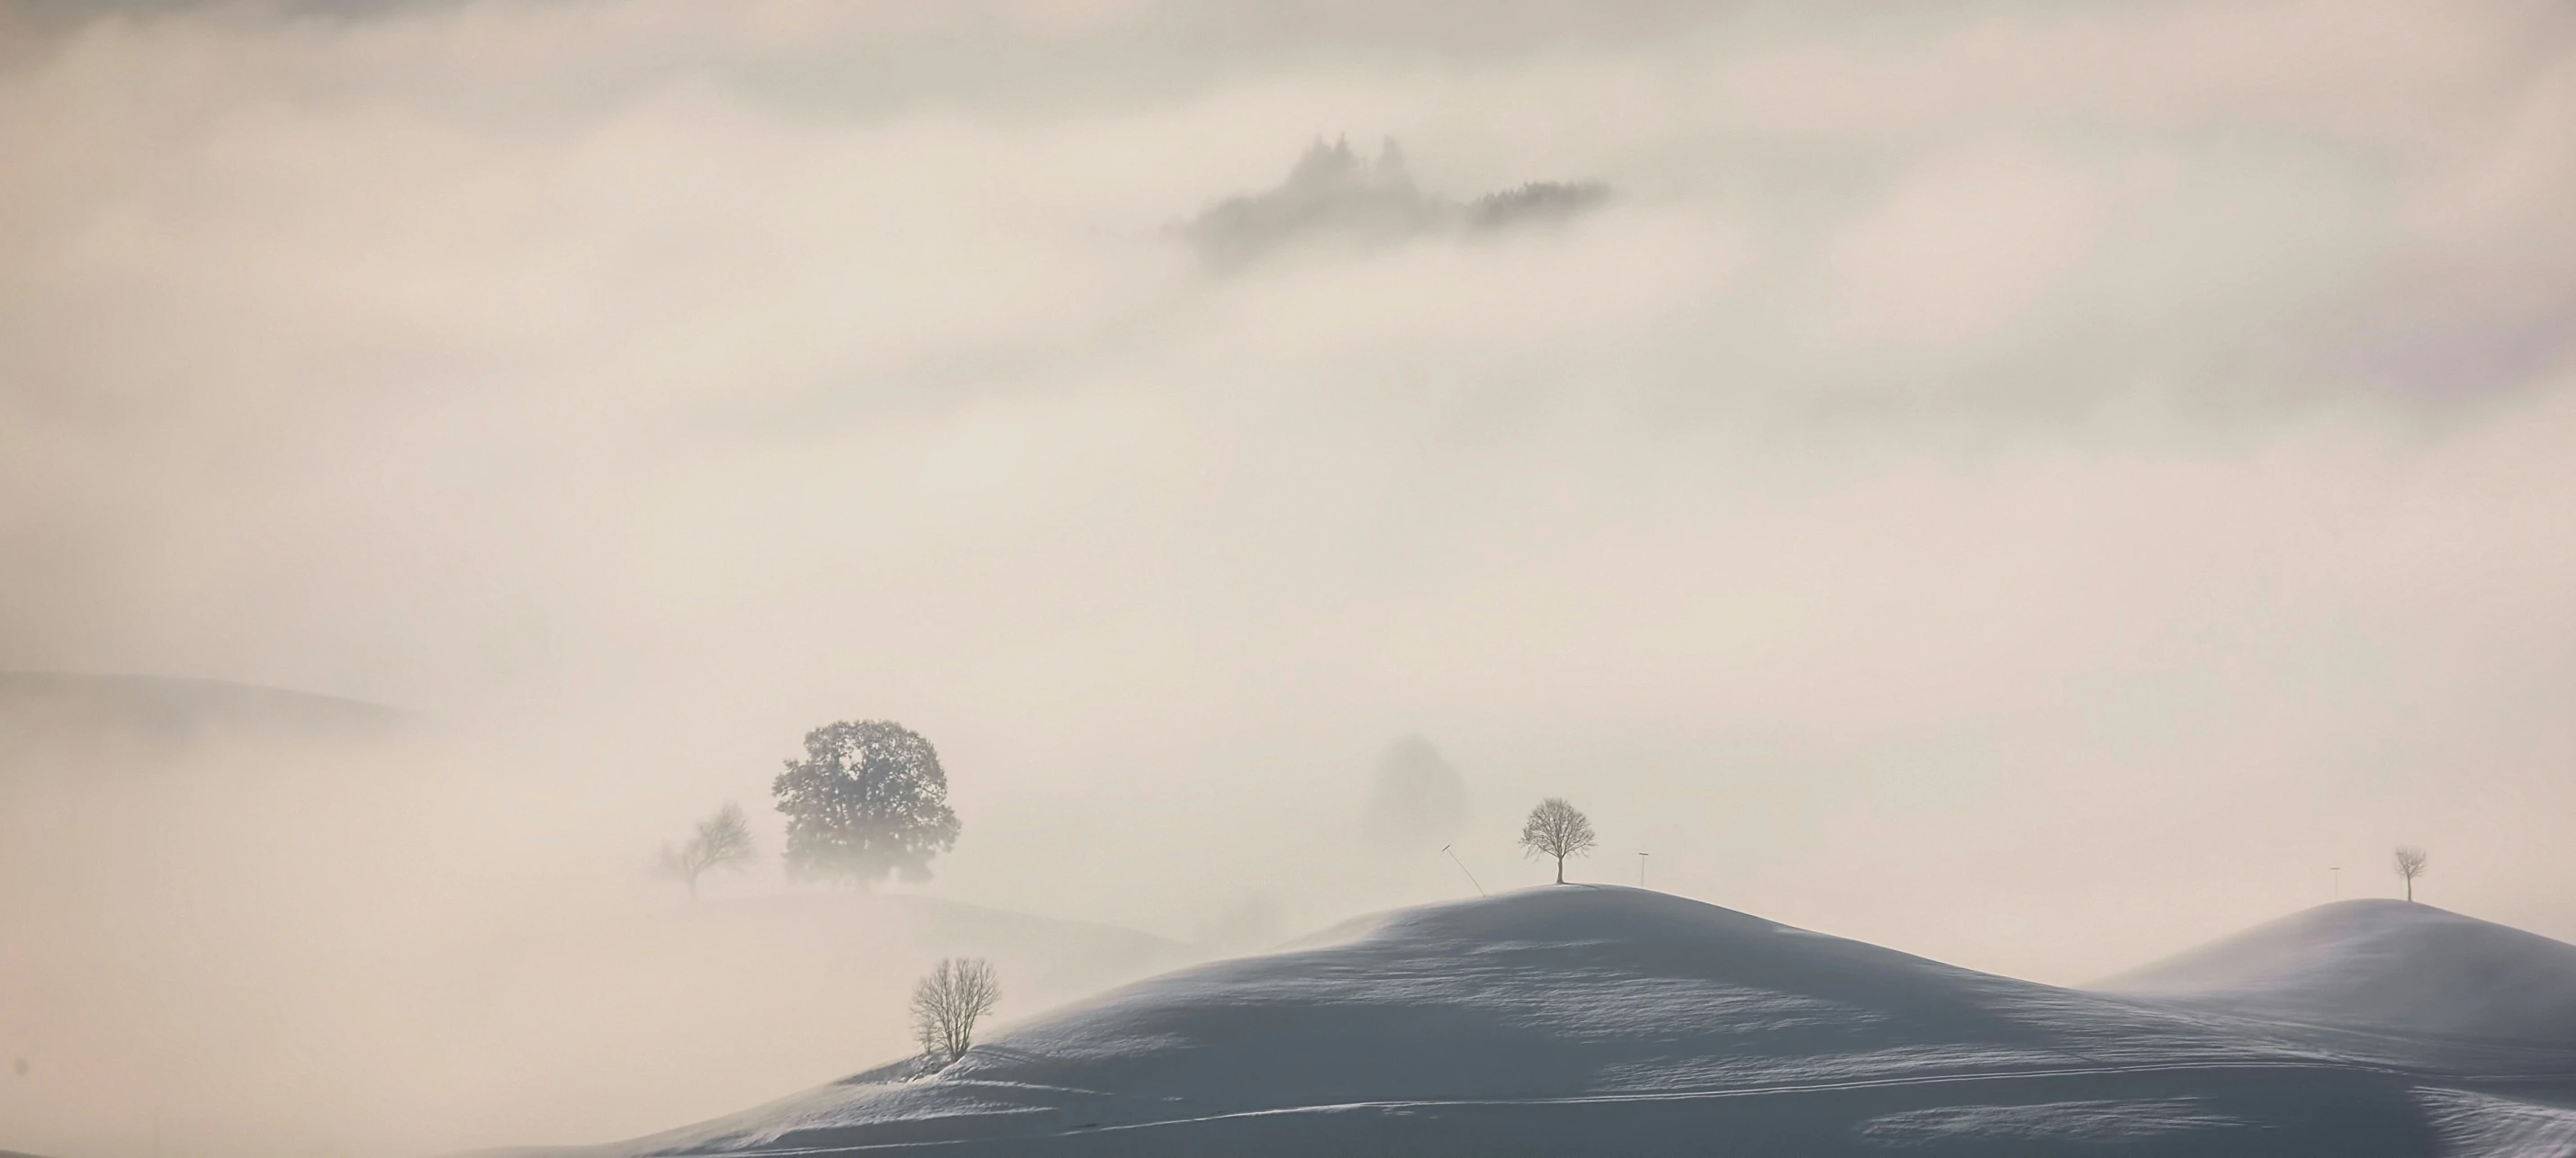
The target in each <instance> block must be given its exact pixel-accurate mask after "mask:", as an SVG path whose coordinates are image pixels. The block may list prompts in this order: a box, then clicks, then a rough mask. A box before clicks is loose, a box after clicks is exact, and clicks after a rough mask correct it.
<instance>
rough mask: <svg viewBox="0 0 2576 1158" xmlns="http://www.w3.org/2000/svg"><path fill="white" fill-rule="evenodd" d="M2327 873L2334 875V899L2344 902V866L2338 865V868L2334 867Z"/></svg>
mask: <svg viewBox="0 0 2576 1158" xmlns="http://www.w3.org/2000/svg"><path fill="white" fill-rule="evenodd" d="M2326 871H2327V872H2330V873H2333V874H2334V899H2336V900H2338V901H2340V900H2342V899H2343V866H2342V865H2336V866H2334V867H2333V868H2330V869H2327V870H2326Z"/></svg>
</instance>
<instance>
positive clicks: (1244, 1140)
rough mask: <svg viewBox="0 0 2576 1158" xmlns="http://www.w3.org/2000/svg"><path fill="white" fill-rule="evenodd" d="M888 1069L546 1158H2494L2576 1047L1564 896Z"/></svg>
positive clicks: (2570, 1071)
mask: <svg viewBox="0 0 2576 1158" xmlns="http://www.w3.org/2000/svg"><path fill="white" fill-rule="evenodd" d="M2437 936H2438V934H2437ZM2535 940H2537V939H2535ZM2548 944H2555V943H2554V942H2552V943H2548ZM2543 948H2544V949H2545V946H2544V947H2543ZM2559 948H2565V947H2564V946H2559ZM907 1072H908V1067H907V1066H905V1065H901V1064H898V1065H892V1066H887V1067H883V1068H881V1069H879V1070H876V1071H872V1072H869V1073H865V1074H860V1075H857V1076H855V1077H851V1078H848V1079H845V1080H843V1081H841V1082H839V1083H835V1084H833V1085H830V1086H825V1087H822V1088H820V1089H816V1090H812V1091H808V1092H806V1093H803V1094H800V1095H797V1096H794V1097H790V1098H787V1099H784V1100H782V1101H779V1102H775V1103H772V1104H770V1105H767V1106H763V1107H759V1108H757V1109H753V1110H750V1111H747V1112H744V1113H741V1114H737V1115H734V1116H732V1117H728V1118H723V1119H719V1120H716V1121H713V1122H708V1123H705V1124H702V1125H699V1126H695V1127H691V1128H687V1129H683V1130H677V1131H673V1132H670V1133H666V1134H661V1135H656V1136H653V1137H648V1138H643V1139H638V1140H636V1141H632V1142H627V1143H622V1144H616V1145H610V1146H600V1147H590V1148H586V1149H582V1150H577V1151H546V1152H543V1153H549V1154H556V1155H571V1154H584V1155H592V1156H600V1158H604V1156H608V1155H645V1154H674V1155H678V1154H727V1155H753V1154H768V1155H789V1154H795V1155H825V1154H869V1153H879V1152H886V1151H899V1152H909V1151H920V1152H925V1153H936V1154H942V1155H948V1154H957V1155H987V1154H989V1155H1021V1154H1026V1155H1356V1154H1388V1155H1414V1156H1435V1158H1436V1156H1445V1155H1460V1156H1466V1155H1476V1156H1493V1155H1539V1154H1583V1155H1860V1154H1919V1155H1980V1156H1984V1155H2057V1154H2068V1155H2073V1154H2084V1155H2094V1154H2101V1155H2111V1154H2120V1155H2172V1156H2181V1155H2194V1156H2208V1155H2264V1156H2281V1155H2335V1156H2362V1155H2463V1156H2468V1158H2507V1156H2513V1158H2521V1156H2524V1155H2541V1154H2552V1155H2555V1154H2567V1153H2570V1151H2569V1150H2568V1149H2567V1143H2566V1139H2567V1138H2568V1136H2569V1135H2568V1133H2567V1131H2566V1129H2565V1126H2566V1122H2567V1120H2568V1117H2569V1111H2567V1110H2565V1109H2562V1108H2561V1107H2565V1106H2576V1043H2567V1042H2561V1043H2557V1044H2551V1043H2545V1042H2528V1041H2526V1042H2520V1043H2515V1044H2510V1045H2490V1044H2487V1043H2483V1042H2476V1041H2463V1040H2460V1039H2457V1038H2453V1039H2442V1040H2437V1039H2424V1038H2417V1037H2413V1036H2409V1035H2405V1034H2398V1033H2391V1032H2386V1031H2384V1030H2378V1029H2372V1030H2350V1029H2343V1028H2336V1027H2331V1026H2311V1025H2293V1024H2290V1023H2286V1022H2279V1021H2272V1020H2266V1019H2259V1018H2253V1017H2248V1016H2244V1015H2242V1014H2238V1013H2233V1012H2226V1011H2219V1010H2212V1009H2205V1008H2197V1007H2194V1006H2190V1005H2186V1004H2181V1003H2173V1002H2165V1001H2147V1000H2139V999H2134V998H2128V997H2120V996H2112V995H2106V994H2096V993H2086V992H2079V991H2075V990H2068V989H2060V988H2055V987H2051V986H2046V985H2037V984H2032V983H2029V982H2022V981H2014V980H2010V979H2007V978H2003V977H1996V976H1992V975H1989V974H1983V973H1977V972H1974V971H1971V970H1966V969H1959V968H1954V967H1951V966H1947V965H1942V964H1939V963H1937V962H1933V961H1927V960H1924V959H1922V958H1918V957H1912V956H1908V955H1906V954H1903V953H1898V952H1894V951H1892V950H1888V949H1882V948H1878V947H1876V946H1872V945H1867V944H1862V943H1859V942H1854V941H1848V940H1843V939H1840V938H1835V937H1829V936H1823V935H1819V934H1815V933H1810V932H1806V931H1803V930H1799V929H1794V928H1790V927H1787V926H1783V925H1778V924H1774V923H1772V922H1769V921H1765V920H1762V919H1760V918H1756V917H1752V916H1748V915H1745V914H1743V913H1738V912H1733V911H1730V910H1727V909H1721V908H1717V907H1715V906H1711V905H1705V904H1701V903H1698V902H1696V901H1690V900H1686V899H1683V898H1679V897H1673V896H1668V895H1663V894H1658V893H1652V892H1645V891H1640V890H1636V889H1626V888H1608V887H1594V886H1554V887H1543V888H1538V889H1531V890H1526V891H1522V892H1516V893H1510V894H1506V895H1502V896H1496V897H1492V898H1490V899H1484V900H1475V901H1465V902H1459V903H1453V904H1442V905H1434V906H1429V907H1424V908H1417V909H1409V910H1402V911H1398V912H1394V913H1389V914H1384V915H1381V916H1377V917H1373V918H1368V919H1365V920H1362V921H1358V922H1354V923H1352V924H1349V925H1346V926H1343V927H1341V928H1339V929H1336V930H1333V931H1332V932H1330V933H1327V934H1324V935H1322V936H1319V937H1317V938H1313V939H1310V940H1308V941H1306V942H1302V943H1299V944H1296V945H1292V946H1290V947H1287V948H1284V949H1282V950H1280V951H1277V952H1273V953H1269V954H1264V955H1261V956H1255V957H1247V958H1241V959H1237V960H1231V961H1223V962H1218V963H1215V964H1210V965H1204V966H1199V967H1195V968H1191V969H1185V970H1181V971H1179V972H1175V973H1170V974H1166V975H1164V976H1162V977H1159V978H1155V979H1152V980H1148V981H1143V982H1139V983H1137V984H1134V985H1130V986H1127V987H1125V988H1123V989H1119V990H1115V991H1112V992H1110V993H1108V994H1105V995H1102V996H1100V997H1098V998H1095V999H1093V1000H1090V1001H1087V1002H1084V1003H1081V1004H1078V1005H1075V1006H1072V1007H1069V1008H1066V1009H1063V1010H1060V1011H1058V1012H1055V1013H1053V1014H1051V1015H1047V1016H1043V1017H1039V1018H1036V1019H1033V1020H1030V1021H1027V1022H1024V1023H1021V1024H1018V1025H1016V1026H1011V1027H1008V1028H1006V1029H1005V1030H1003V1031H1001V1032H998V1033H995V1034H993V1035H992V1036H991V1037H990V1038H989V1039H988V1040H986V1041H983V1042H980V1043H978V1044H977V1045H976V1046H975V1048H974V1049H973V1050H972V1051H970V1052H969V1053H968V1054H967V1055H966V1057H965V1058H964V1059H963V1060H961V1061H960V1062H958V1063H957V1064H956V1065H954V1066H952V1067H950V1068H949V1069H948V1070H947V1071H945V1072H943V1073H940V1074H937V1075H935V1076H930V1077H922V1078H915V1079H912V1080H905V1075H906V1073H907ZM2496 1123H2502V1124H2501V1125H2498V1124H2496ZM2533 1147H2538V1148H2537V1149H2534V1148H2533ZM522 1153H538V1152H534V1151H530V1152H522Z"/></svg>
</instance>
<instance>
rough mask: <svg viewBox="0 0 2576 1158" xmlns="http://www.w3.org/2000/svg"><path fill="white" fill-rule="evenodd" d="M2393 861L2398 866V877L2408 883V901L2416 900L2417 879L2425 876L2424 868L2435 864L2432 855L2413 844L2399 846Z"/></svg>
mask: <svg viewBox="0 0 2576 1158" xmlns="http://www.w3.org/2000/svg"><path fill="white" fill-rule="evenodd" d="M2393 859H2394V860H2395V862H2396V865H2397V875H2398V876H2399V877H2401V878H2404V880H2405V881H2406V899H2407V900H2410V901H2411V900H2414V899H2415V878H2417V877H2420V876H2423V875H2424V866H2426V865H2429V864H2431V863H2433V857H2432V854H2430V853H2427V852H2425V851H2424V850H2423V849H2420V848H2417V847H2415V846H2413V845H2411V844H2401V845H2398V846H2397V854H2396V856H2395V857H2394V858H2393Z"/></svg>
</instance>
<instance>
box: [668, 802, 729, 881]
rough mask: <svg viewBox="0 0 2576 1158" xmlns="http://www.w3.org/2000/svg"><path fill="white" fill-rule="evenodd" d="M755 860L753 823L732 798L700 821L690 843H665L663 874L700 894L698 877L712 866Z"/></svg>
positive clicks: (719, 866)
mask: <svg viewBox="0 0 2576 1158" xmlns="http://www.w3.org/2000/svg"><path fill="white" fill-rule="evenodd" d="M750 860H751V823H750V822H749V821H747V820H745V819H743V815H742V808H741V806H739V805H737V804H734V803H733V802H731V801H727V802H725V806H724V807H722V808H719V809H717V810H716V814H715V815H713V816H710V817H708V818H706V819H705V820H701V821H699V822H698V831H697V834H696V835H694V836H692V837H690V838H689V839H688V842H687V843H685V844H682V845H680V846H679V847H678V848H673V847H671V846H670V845H667V844H666V845H663V846H662V865H661V869H660V871H661V874H662V875H663V876H665V877H669V878H670V879H672V880H675V881H679V882H681V883H682V884H685V885H687V886H689V896H690V897H691V898H693V899H694V898H695V897H696V896H697V895H698V878H699V877H702V876H705V875H706V874H707V871H708V870H710V869H719V868H733V869H738V868H741V867H742V866H743V865H744V864H747V863H749V862H750Z"/></svg>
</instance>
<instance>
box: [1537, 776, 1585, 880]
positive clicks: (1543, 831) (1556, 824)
mask: <svg viewBox="0 0 2576 1158" xmlns="http://www.w3.org/2000/svg"><path fill="white" fill-rule="evenodd" d="M1592 844H1593V840H1592V821H1591V820H1590V819H1588V818H1586V817H1585V816H1584V815H1583V813H1582V812H1580V811H1578V810H1577V809H1576V808H1575V807H1574V806H1573V805H1571V804H1568V803H1566V802H1565V798H1564V797H1562V796H1550V797H1548V798H1547V799H1545V800H1542V801H1539V802H1538V807H1536V808H1533V809H1530V814H1529V819H1528V820H1525V821H1522V822H1521V847H1522V848H1524V849H1527V850H1528V855H1530V856H1552V857H1555V858H1556V883H1558V884H1560V885H1561V884H1564V883H1565V858H1567V857H1569V856H1581V855H1583V853H1584V852H1585V851H1586V850H1588V849H1590V848H1591V847H1592Z"/></svg>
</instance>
